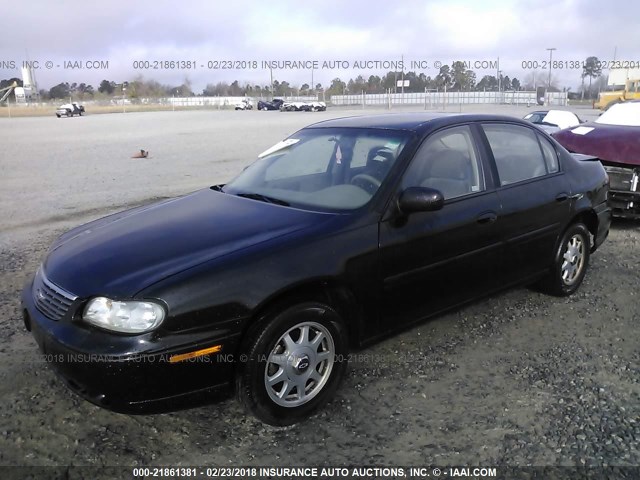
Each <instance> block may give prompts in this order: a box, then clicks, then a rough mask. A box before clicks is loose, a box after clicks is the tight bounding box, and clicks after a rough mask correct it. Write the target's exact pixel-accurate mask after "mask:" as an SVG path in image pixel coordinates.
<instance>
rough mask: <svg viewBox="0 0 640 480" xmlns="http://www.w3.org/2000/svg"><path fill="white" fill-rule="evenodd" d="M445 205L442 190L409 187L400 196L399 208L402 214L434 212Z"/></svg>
mask: <svg viewBox="0 0 640 480" xmlns="http://www.w3.org/2000/svg"><path fill="white" fill-rule="evenodd" d="M443 205H444V196H443V195H442V192H440V190H436V189H434V188H427V187H409V188H407V189H406V190H404V191H403V192H402V193H401V194H400V198H399V199H398V207H399V208H400V211H401V212H402V213H414V212H434V211H436V210H440V209H441V208H442V206H443Z"/></svg>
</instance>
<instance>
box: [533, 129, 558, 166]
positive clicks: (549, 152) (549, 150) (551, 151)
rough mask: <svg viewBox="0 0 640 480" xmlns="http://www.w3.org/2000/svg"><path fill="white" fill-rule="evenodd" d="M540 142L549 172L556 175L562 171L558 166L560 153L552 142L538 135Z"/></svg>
mask: <svg viewBox="0 0 640 480" xmlns="http://www.w3.org/2000/svg"><path fill="white" fill-rule="evenodd" d="M538 140H540V147H541V148H542V154H543V155H544V161H545V162H546V164H547V172H549V173H556V172H557V171H558V170H560V167H559V166H558V152H557V151H556V149H555V148H553V145H551V142H549V140H547V139H546V138H544V137H543V136H542V135H538Z"/></svg>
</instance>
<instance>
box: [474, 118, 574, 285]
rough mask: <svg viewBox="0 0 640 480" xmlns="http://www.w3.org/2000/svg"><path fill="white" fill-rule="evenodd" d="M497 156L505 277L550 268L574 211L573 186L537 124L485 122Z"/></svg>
mask: <svg viewBox="0 0 640 480" xmlns="http://www.w3.org/2000/svg"><path fill="white" fill-rule="evenodd" d="M482 131H483V132H484V135H485V138H486V141H487V144H488V146H489V150H490V152H491V154H492V156H493V159H494V167H495V170H494V175H496V176H497V179H498V181H497V184H498V185H499V187H498V197H499V199H500V203H501V205H502V210H501V218H500V223H501V225H502V226H503V230H502V231H503V233H504V241H505V242H506V244H505V255H504V256H503V257H502V261H501V270H500V273H501V276H502V277H503V278H504V280H505V282H517V281H521V280H523V279H525V278H527V277H531V276H534V275H536V274H538V273H540V272H542V271H544V270H546V269H548V268H549V266H550V265H551V262H552V259H553V253H554V249H555V244H556V241H557V238H558V236H559V235H560V233H561V232H562V229H563V228H564V226H565V224H566V222H567V220H568V217H569V214H570V202H569V198H570V186H569V182H568V180H567V178H566V176H565V175H564V173H563V172H562V171H561V170H560V168H559V162H558V154H557V151H556V150H555V147H554V146H553V144H552V143H551V142H550V141H549V140H548V139H547V138H545V136H544V135H543V134H541V133H540V132H538V131H537V130H535V129H534V128H530V127H526V126H523V125H517V124H509V123H484V124H482Z"/></svg>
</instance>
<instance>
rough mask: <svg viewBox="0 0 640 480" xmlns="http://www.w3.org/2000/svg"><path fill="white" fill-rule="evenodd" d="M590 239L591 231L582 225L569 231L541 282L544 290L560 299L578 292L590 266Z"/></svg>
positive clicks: (576, 225)
mask: <svg viewBox="0 0 640 480" xmlns="http://www.w3.org/2000/svg"><path fill="white" fill-rule="evenodd" d="M590 238H591V237H590V235H589V230H587V227H586V226H585V225H584V224H582V223H575V224H573V225H571V226H570V227H569V228H568V229H567V231H566V232H565V233H564V235H563V236H562V239H561V240H560V244H559V246H558V249H557V251H556V253H555V257H554V263H553V267H552V269H551V271H550V272H549V274H548V275H547V276H546V277H545V278H544V279H543V280H542V281H541V286H542V287H543V289H544V290H546V291H548V292H549V293H551V294H552V295H556V296H560V297H565V296H568V295H571V294H572V293H574V292H575V291H576V290H578V288H579V287H580V285H581V284H582V280H583V279H584V276H585V274H586V273H587V266H588V265H589V253H590V251H591V243H590Z"/></svg>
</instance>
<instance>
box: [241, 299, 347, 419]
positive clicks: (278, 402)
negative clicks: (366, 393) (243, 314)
mask: <svg viewBox="0 0 640 480" xmlns="http://www.w3.org/2000/svg"><path fill="white" fill-rule="evenodd" d="M305 332H306V333H305ZM245 345H246V346H245V348H244V349H243V351H244V355H246V361H241V363H239V366H238V373H237V376H236V395H237V397H238V400H239V401H240V403H242V404H243V405H244V407H245V408H246V409H247V410H248V411H249V412H251V413H252V414H253V415H254V416H255V417H257V418H258V419H259V420H261V421H263V422H265V423H268V424H270V425H275V426H285V425H291V424H294V423H296V422H298V421H300V420H303V419H305V418H307V417H308V416H309V415H311V414H312V413H313V412H314V411H315V410H316V409H317V408H318V407H320V406H321V405H323V404H324V403H326V402H327V401H328V400H329V399H330V398H331V397H332V396H333V394H334V393H335V391H336V389H337V388H338V385H339V384H340V381H341V380H342V377H343V376H344V372H345V369H346V366H347V360H346V358H345V355H346V353H347V335H346V330H345V327H344V323H343V322H342V320H341V318H340V316H339V315H338V313H337V312H336V311H335V310H333V309H332V308H331V307H329V306H327V305H324V304H322V303H316V302H309V303H300V304H297V305H294V306H292V307H289V308H287V309H285V310H283V311H281V312H279V313H277V314H275V315H273V316H270V317H267V318H266V319H265V321H264V322H260V324H259V325H257V326H256V327H255V328H254V329H253V332H250V333H249V336H248V340H247V342H246V343H245ZM241 360H242V357H241ZM301 386H302V387H303V388H301ZM301 391H304V393H303V394H301V393H300V392H301Z"/></svg>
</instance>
